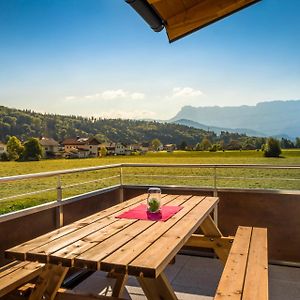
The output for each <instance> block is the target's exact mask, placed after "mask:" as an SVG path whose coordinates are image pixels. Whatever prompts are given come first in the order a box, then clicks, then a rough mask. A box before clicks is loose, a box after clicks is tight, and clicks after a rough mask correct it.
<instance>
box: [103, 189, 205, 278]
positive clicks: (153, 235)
mask: <svg viewBox="0 0 300 300" xmlns="http://www.w3.org/2000/svg"><path fill="white" fill-rule="evenodd" d="M204 198H205V197H203V196H201V197H200V196H199V197H192V196H191V195H187V196H186V200H185V202H184V203H181V202H182V198H178V199H176V201H175V202H173V203H172V205H183V209H181V210H180V211H179V212H178V213H176V214H175V215H174V216H173V217H172V218H170V219H169V220H168V221H167V222H163V223H156V224H154V225H153V226H152V227H150V228H148V229H146V230H145V231H144V232H142V233H141V234H140V235H138V236H137V237H135V238H133V239H132V240H131V241H130V242H128V243H127V244H125V245H124V246H122V247H121V248H119V249H118V250H117V251H115V252H114V253H112V254H111V255H110V256H108V257H107V258H105V259H104V260H103V261H102V262H101V263H100V269H101V270H103V271H108V272H109V271H111V270H112V269H114V270H115V271H116V272H120V273H124V272H127V265H128V264H129V263H130V262H131V261H133V260H134V259H135V258H136V257H137V256H138V255H140V254H141V253H142V252H143V251H144V250H145V249H147V248H148V247H149V246H150V245H151V244H153V243H154V242H155V241H156V240H157V239H158V238H159V237H161V236H162V235H163V234H164V233H165V232H166V231H167V230H169V229H170V228H171V227H172V226H174V225H175V224H176V223H177V222H178V221H179V220H180V219H181V218H182V217H183V216H185V215H186V214H187V213H188V212H189V211H191V210H192V209H193V208H194V207H195V206H196V205H197V204H199V203H200V202H201V201H202V200H203V199H204Z"/></svg>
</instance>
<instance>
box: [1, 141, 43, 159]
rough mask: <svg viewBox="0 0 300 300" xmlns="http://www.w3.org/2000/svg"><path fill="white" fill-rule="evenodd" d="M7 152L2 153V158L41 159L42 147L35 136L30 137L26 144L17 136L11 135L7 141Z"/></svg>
mask: <svg viewBox="0 0 300 300" xmlns="http://www.w3.org/2000/svg"><path fill="white" fill-rule="evenodd" d="M6 146H7V153H6V152H4V153H2V155H1V160H3V161H8V160H23V161H26V160H40V159H41V157H42V147H41V145H40V143H39V141H38V140H37V139H35V138H29V139H28V140H27V141H26V142H25V143H24V144H22V143H21V141H20V140H19V139H18V138H17V137H15V136H11V137H10V138H9V140H8V142H7V145H6Z"/></svg>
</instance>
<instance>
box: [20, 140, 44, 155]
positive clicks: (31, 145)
mask: <svg viewBox="0 0 300 300" xmlns="http://www.w3.org/2000/svg"><path fill="white" fill-rule="evenodd" d="M41 156H42V147H41V145H40V143H39V141H38V139H35V138H30V139H28V140H27V141H26V142H25V143H24V151H23V159H24V160H40V159H41Z"/></svg>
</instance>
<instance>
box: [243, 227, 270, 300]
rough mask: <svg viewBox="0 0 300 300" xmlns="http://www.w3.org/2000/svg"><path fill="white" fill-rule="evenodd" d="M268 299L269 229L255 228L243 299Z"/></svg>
mask: <svg viewBox="0 0 300 300" xmlns="http://www.w3.org/2000/svg"><path fill="white" fill-rule="evenodd" d="M253 299H255V300H267V299H269V295H268V245H267V229H266V228H253V231H252V237H251V244H250V250H249V257H248V264H247V271H246V277H245V284H244V290H243V297H242V300H253Z"/></svg>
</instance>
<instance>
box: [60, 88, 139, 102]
mask: <svg viewBox="0 0 300 300" xmlns="http://www.w3.org/2000/svg"><path fill="white" fill-rule="evenodd" d="M144 98H145V94H144V93H140V92H128V91H125V90H123V89H115V90H105V91H103V92H101V93H96V94H90V95H85V96H77V97H76V96H67V97H65V100H67V101H70V100H83V99H84V100H101V99H102V100H113V99H131V100H142V99H144Z"/></svg>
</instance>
